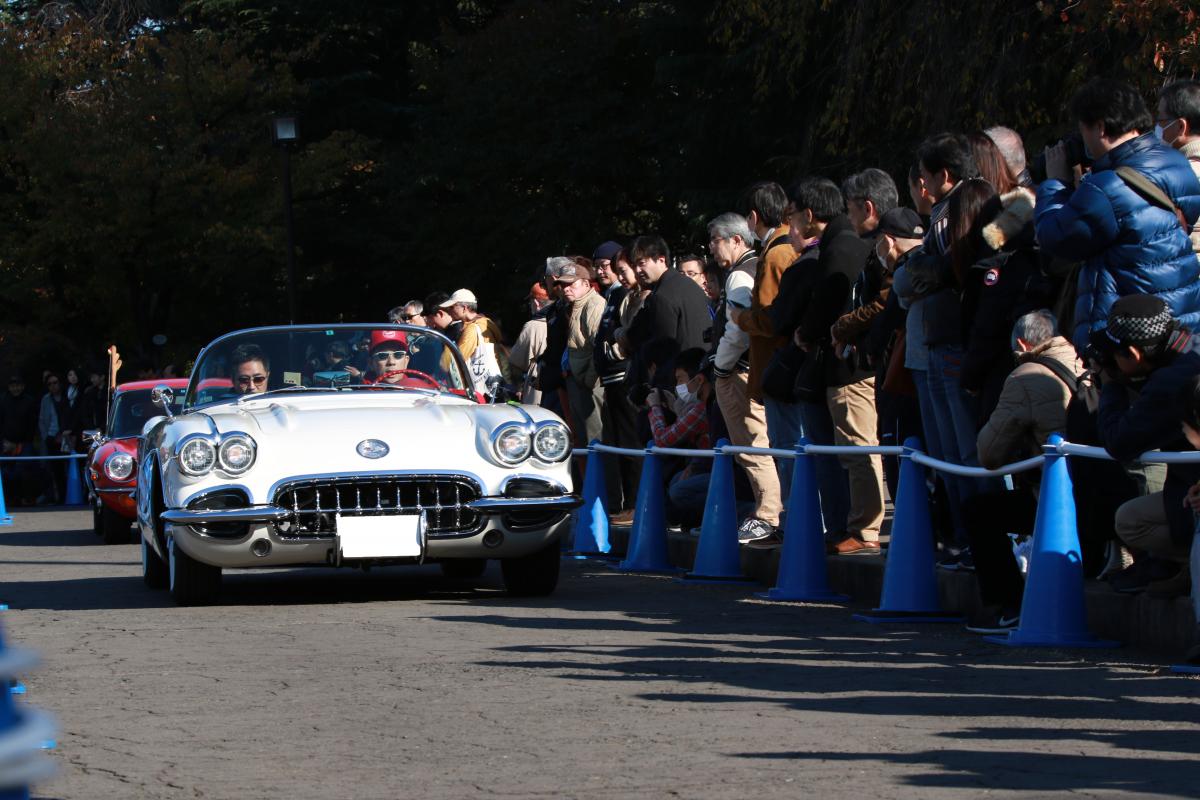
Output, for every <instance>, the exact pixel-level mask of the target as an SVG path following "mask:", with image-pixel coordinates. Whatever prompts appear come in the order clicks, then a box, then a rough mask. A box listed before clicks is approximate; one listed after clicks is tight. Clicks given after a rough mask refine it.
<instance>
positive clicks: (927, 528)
mask: <svg viewBox="0 0 1200 800" xmlns="http://www.w3.org/2000/svg"><path fill="white" fill-rule="evenodd" d="M904 447H905V449H906V450H908V451H909V453H911V452H912V451H914V450H917V451H919V450H920V449H921V442H920V440H918V439H917V438H916V437H915V436H914V437H911V438H909V439H908V441H906V442H905V443H904ZM854 619H857V620H860V621H862V622H871V623H877V624H878V623H884V622H962V619H963V618H962V617H961V616H958V615H954V614H947V613H946V612H944V611H942V606H941V603H940V602H939V601H938V583H937V568H936V566H935V562H934V554H933V522H932V520H931V519H930V516H929V495H928V494H927V493H926V490H925V469H924V468H923V467H922V466H921V465H920V464H918V463H917V462H916V461H913V460H912V458H910V457H909V455H908V454H905V456H903V457H902V458H901V461H900V486H899V487H898V488H897V490H896V510H895V514H894V515H893V517H892V541H891V544H890V545H889V547H888V552H887V564H886V565H885V566H884V571H883V592H882V596H881V597H880V599H879V608H876V609H873V610H871V611H868V612H867V613H865V614H855V615H854Z"/></svg>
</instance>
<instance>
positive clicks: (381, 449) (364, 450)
mask: <svg viewBox="0 0 1200 800" xmlns="http://www.w3.org/2000/svg"><path fill="white" fill-rule="evenodd" d="M354 449H355V450H357V451H358V454H359V455H360V456H362V457H363V458H383V457H384V456H386V455H387V454H388V451H389V450H390V449H391V448H389V447H388V446H387V442H381V441H379V440H378V439H363V440H362V441H361V442H359V443H358V447H356V448H354Z"/></svg>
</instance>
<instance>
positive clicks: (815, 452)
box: [804, 444, 908, 456]
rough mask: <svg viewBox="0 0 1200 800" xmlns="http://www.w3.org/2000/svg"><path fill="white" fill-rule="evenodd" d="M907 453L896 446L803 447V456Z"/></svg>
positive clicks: (818, 445) (892, 454) (817, 445)
mask: <svg viewBox="0 0 1200 800" xmlns="http://www.w3.org/2000/svg"><path fill="white" fill-rule="evenodd" d="M907 452H908V451H907V450H905V449H904V448H903V447H900V446H898V445H879V444H876V445H862V446H861V447H860V446H857V445H836V444H810V445H807V446H805V448H804V453H805V455H810V456H846V455H850V456H902V455H905V454H906V453H907Z"/></svg>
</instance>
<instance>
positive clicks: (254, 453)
mask: <svg viewBox="0 0 1200 800" xmlns="http://www.w3.org/2000/svg"><path fill="white" fill-rule="evenodd" d="M237 445H244V446H245V447H247V448H248V449H249V451H250V460H249V461H247V462H246V464H245V465H244V466H241V467H238V466H235V465H234V464H232V463H230V459H229V457H228V451H229V449H230V448H232V447H235V446H237ZM257 460H258V443H257V442H255V441H254V437H253V436H251V435H250V434H248V433H242V432H241V431H235V432H232V433H227V434H225V435H224V436H222V437H221V445H220V447H218V448H217V466H218V467H220V469H221V471H222V472H225V473H227V474H229V475H244V474H245V473H246V472H249V471H250V469H251V468H252V467H253V466H254V462H255V461H257Z"/></svg>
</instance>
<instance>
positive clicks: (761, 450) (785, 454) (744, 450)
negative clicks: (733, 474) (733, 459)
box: [721, 444, 796, 458]
mask: <svg viewBox="0 0 1200 800" xmlns="http://www.w3.org/2000/svg"><path fill="white" fill-rule="evenodd" d="M721 452H722V453H729V454H731V455H735V456H736V455H747V456H773V457H774V458H795V457H796V451H795V450H780V449H778V448H772V447H743V446H741V445H735V444H727V445H725V446H724V447H722V448H721Z"/></svg>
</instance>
